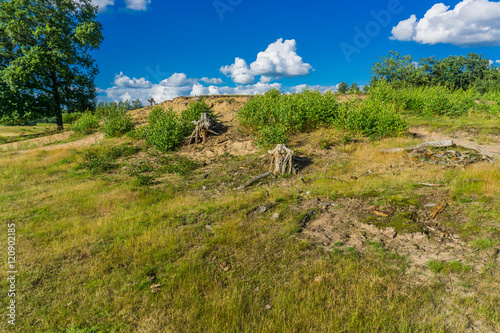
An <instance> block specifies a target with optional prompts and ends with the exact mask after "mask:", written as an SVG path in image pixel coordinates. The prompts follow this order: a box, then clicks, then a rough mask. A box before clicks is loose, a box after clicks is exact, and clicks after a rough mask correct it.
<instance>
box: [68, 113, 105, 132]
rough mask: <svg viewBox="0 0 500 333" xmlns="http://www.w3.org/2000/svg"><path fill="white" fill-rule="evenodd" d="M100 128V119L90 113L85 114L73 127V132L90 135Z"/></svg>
mask: <svg viewBox="0 0 500 333" xmlns="http://www.w3.org/2000/svg"><path fill="white" fill-rule="evenodd" d="M98 128H99V119H97V117H96V116H95V115H93V114H92V113H90V112H86V113H84V114H83V115H82V116H81V117H80V119H78V120H77V121H76V122H75V123H73V125H72V126H71V130H72V131H73V132H75V133H83V134H90V133H92V132H93V131H94V130H96V129H98Z"/></svg>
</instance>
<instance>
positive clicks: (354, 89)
mask: <svg viewBox="0 0 500 333" xmlns="http://www.w3.org/2000/svg"><path fill="white" fill-rule="evenodd" d="M349 92H350V93H351V94H359V93H361V89H359V87H358V85H357V84H356V82H353V83H352V84H351V86H350V87H349Z"/></svg>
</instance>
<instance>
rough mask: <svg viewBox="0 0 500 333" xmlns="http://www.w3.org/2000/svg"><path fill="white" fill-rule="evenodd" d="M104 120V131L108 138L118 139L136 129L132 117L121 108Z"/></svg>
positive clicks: (110, 113) (111, 112) (113, 111)
mask: <svg viewBox="0 0 500 333" xmlns="http://www.w3.org/2000/svg"><path fill="white" fill-rule="evenodd" d="M103 120H104V122H103V126H102V131H103V132H104V134H106V136H107V137H117V136H120V135H123V134H125V133H128V132H130V131H131V130H133V129H134V123H133V121H132V117H131V116H130V115H129V114H128V113H127V112H126V111H125V110H124V109H121V108H117V109H114V110H112V111H110V112H109V113H108V114H107V116H106V117H104V119H103Z"/></svg>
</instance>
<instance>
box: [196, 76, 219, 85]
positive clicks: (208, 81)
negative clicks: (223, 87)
mask: <svg viewBox="0 0 500 333" xmlns="http://www.w3.org/2000/svg"><path fill="white" fill-rule="evenodd" d="M200 81H203V82H205V83H207V84H222V83H224V82H223V81H222V79H220V78H214V79H209V78H208V77H202V78H201V79H200Z"/></svg>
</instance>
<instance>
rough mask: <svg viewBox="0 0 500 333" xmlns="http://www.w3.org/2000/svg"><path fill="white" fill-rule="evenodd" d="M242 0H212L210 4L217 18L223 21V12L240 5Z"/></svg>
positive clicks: (230, 10)
mask: <svg viewBox="0 0 500 333" xmlns="http://www.w3.org/2000/svg"><path fill="white" fill-rule="evenodd" d="M242 2H243V0H214V2H212V5H213V6H214V9H215V12H216V13H217V15H218V16H219V20H220V21H221V22H222V21H224V13H226V12H232V11H233V10H234V8H236V7H237V6H239V5H241V3H242Z"/></svg>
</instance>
